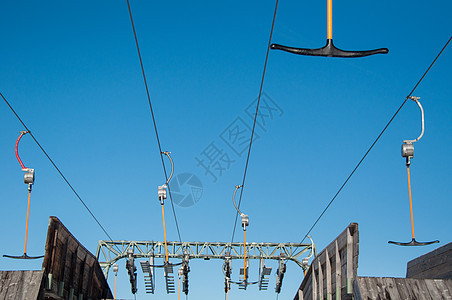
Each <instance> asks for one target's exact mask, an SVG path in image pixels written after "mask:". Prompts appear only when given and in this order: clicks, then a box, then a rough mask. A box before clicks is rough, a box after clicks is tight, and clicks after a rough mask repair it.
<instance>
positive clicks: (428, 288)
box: [354, 277, 452, 300]
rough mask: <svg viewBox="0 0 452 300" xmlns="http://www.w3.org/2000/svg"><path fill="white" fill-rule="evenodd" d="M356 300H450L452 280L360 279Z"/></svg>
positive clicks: (358, 280) (356, 282)
mask: <svg viewBox="0 0 452 300" xmlns="http://www.w3.org/2000/svg"><path fill="white" fill-rule="evenodd" d="M354 291H355V292H354V299H355V300H399V299H402V300H403V299H407V300H411V299H417V300H439V299H444V300H446V299H447V300H450V299H452V295H451V293H452V280H450V279H411V278H387V277H358V278H357V279H356V281H355V289H354Z"/></svg>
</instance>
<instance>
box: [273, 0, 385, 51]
mask: <svg viewBox="0 0 452 300" xmlns="http://www.w3.org/2000/svg"><path fill="white" fill-rule="evenodd" d="M271 49H276V50H283V51H286V52H290V53H293V54H298V55H310V56H328V57H345V58H350V57H364V56H369V55H374V54H386V53H388V52H389V50H388V49H387V48H380V49H375V50H366V51H345V50H341V49H338V48H336V47H335V46H334V44H333V0H327V40H326V45H325V46H323V47H322V48H318V49H308V48H294V47H288V46H283V45H279V44H272V45H271Z"/></svg>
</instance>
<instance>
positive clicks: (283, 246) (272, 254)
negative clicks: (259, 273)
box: [96, 240, 316, 277]
mask: <svg viewBox="0 0 452 300" xmlns="http://www.w3.org/2000/svg"><path fill="white" fill-rule="evenodd" d="M246 248H247V258H248V259H273V260H279V259H280V255H281V253H284V255H285V259H286V260H291V261H293V262H295V263H296V264H297V265H298V266H300V267H301V268H303V267H304V265H303V263H302V258H301V256H302V255H303V254H305V253H306V254H309V253H311V252H312V251H314V253H315V251H316V250H315V245H314V244H300V243H247V244H246ZM118 249H119V250H118ZM129 249H132V250H133V257H134V258H150V257H153V258H154V259H155V258H163V259H165V258H166V253H165V242H153V241H109V240H108V241H107V240H101V241H99V244H98V246H97V251H96V257H97V260H98V261H99V264H100V266H101V268H102V270H103V271H104V275H105V277H107V276H108V271H109V270H110V267H111V266H113V264H114V263H115V262H117V261H118V260H120V259H121V258H126V257H128V256H127V251H128V250H129ZM167 249H168V258H169V259H183V258H184V251H185V250H187V251H188V253H189V256H190V260H191V259H205V260H209V259H222V260H224V259H225V255H226V252H228V251H229V256H230V259H241V260H243V253H244V251H243V243H223V242H170V241H168V242H167Z"/></svg>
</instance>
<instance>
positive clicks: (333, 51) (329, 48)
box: [271, 39, 389, 58]
mask: <svg viewBox="0 0 452 300" xmlns="http://www.w3.org/2000/svg"><path fill="white" fill-rule="evenodd" d="M271 49H273V50H283V51H286V52H289V53H293V54H298V55H307V56H326V57H343V58H352V57H364V56H369V55H374V54H386V53H388V52H389V50H388V49H387V48H380V49H375V50H364V51H347V50H341V49H339V48H336V46H334V44H333V39H327V40H326V45H325V46H323V47H322V48H317V49H309V48H295V47H288V46H283V45H279V44H272V45H271Z"/></svg>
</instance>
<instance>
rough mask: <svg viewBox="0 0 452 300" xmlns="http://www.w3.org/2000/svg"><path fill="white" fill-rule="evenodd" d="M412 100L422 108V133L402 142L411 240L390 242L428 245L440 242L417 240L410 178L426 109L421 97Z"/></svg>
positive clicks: (411, 97)
mask: <svg viewBox="0 0 452 300" xmlns="http://www.w3.org/2000/svg"><path fill="white" fill-rule="evenodd" d="M409 98H410V99H411V100H413V101H414V102H416V104H417V106H418V107H419V109H420V110H421V128H422V129H421V134H420V135H419V137H417V138H416V139H414V140H404V141H403V144H402V157H405V158H406V170H407V175H408V195H409V198H410V215H411V236H412V239H411V242H408V243H402V242H394V241H389V242H388V243H390V244H395V245H399V246H426V245H430V244H434V243H439V241H438V240H435V241H431V242H418V241H416V239H415V237H414V219H413V201H412V199H411V180H410V165H411V159H412V158H413V157H414V143H415V142H418V141H419V140H420V139H421V138H422V136H423V135H424V109H423V108H422V105H421V103H420V102H419V99H420V98H419V97H414V96H410V97H409Z"/></svg>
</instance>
